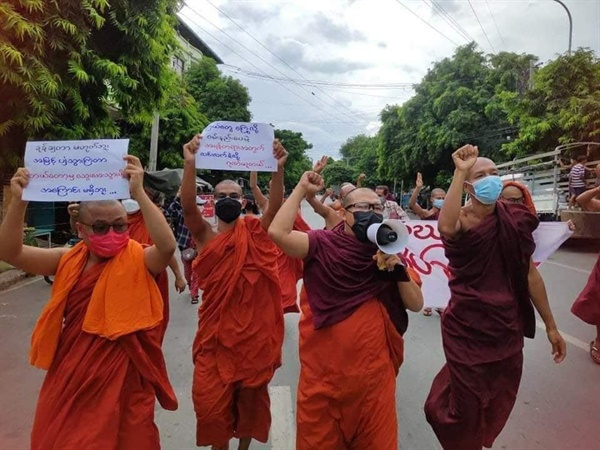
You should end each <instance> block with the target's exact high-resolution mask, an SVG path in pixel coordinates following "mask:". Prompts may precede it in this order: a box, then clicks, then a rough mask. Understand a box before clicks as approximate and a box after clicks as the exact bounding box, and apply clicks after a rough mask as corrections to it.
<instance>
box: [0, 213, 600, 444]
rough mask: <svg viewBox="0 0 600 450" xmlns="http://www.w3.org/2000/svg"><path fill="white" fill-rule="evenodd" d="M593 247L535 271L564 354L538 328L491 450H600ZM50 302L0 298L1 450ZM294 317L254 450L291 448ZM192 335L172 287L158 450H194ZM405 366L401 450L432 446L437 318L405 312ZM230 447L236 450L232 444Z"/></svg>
mask: <svg viewBox="0 0 600 450" xmlns="http://www.w3.org/2000/svg"><path fill="white" fill-rule="evenodd" d="M304 215H305V218H306V219H307V221H308V222H309V223H310V224H311V226H313V227H314V228H317V227H322V226H323V225H322V221H321V220H320V218H318V217H316V216H315V215H314V213H312V211H308V210H305V212H304ZM597 251H598V249H597V248H596V249H591V248H589V246H585V247H583V248H579V249H578V248H567V249H561V250H559V251H558V252H557V253H556V254H555V255H554V256H553V257H552V258H551V259H550V260H549V261H548V262H546V263H545V264H544V265H543V266H542V267H541V269H540V270H541V272H542V275H543V276H544V280H545V281H546V286H547V288H548V292H549V297H550V302H551V304H552V307H553V310H554V314H555V316H556V320H557V323H558V325H559V328H560V329H561V331H562V332H563V333H564V334H563V335H564V336H565V338H566V339H567V340H568V356H567V359H566V361H565V362H564V363H563V364H561V365H555V364H554V363H553V361H552V357H551V355H550V345H549V344H548V342H547V341H546V338H545V335H544V333H543V330H541V329H540V330H538V331H539V333H538V335H537V337H536V339H535V340H533V341H532V340H527V343H526V347H525V367H524V374H523V381H522V383H521V389H520V392H519V396H518V398H517V404H516V406H515V409H514V411H513V413H512V415H511V417H510V420H509V421H508V424H507V426H506V428H505V429H504V431H503V432H502V434H501V435H500V437H499V438H498V440H497V441H496V445H495V446H494V448H497V449H510V450H537V449H539V450H600V427H599V426H598V425H599V423H600V422H599V418H600V366H597V365H595V364H594V363H592V361H591V360H590V357H589V355H588V345H589V342H590V340H591V339H592V337H593V335H594V331H595V330H594V329H593V327H591V326H589V325H586V324H584V323H582V322H581V321H579V320H578V319H577V318H576V317H574V316H572V315H571V313H570V312H569V309H570V307H571V303H572V302H573V299H574V298H575V297H576V295H577V294H578V292H579V291H580V290H581V289H582V287H583V286H584V284H585V282H586V280H587V277H588V275H589V273H590V271H591V268H592V267H593V264H594V262H595V258H596V255H597ZM49 294H50V287H49V286H48V285H47V284H46V283H45V282H44V281H42V280H41V279H34V280H28V281H27V282H25V284H23V285H20V286H18V287H15V288H13V289H11V290H8V291H5V292H3V293H0V449H1V450H26V449H27V448H29V433H30V430H31V424H32V421H33V414H34V410H35V403H36V398H37V395H38V392H39V388H40V385H41V382H42V379H43V376H44V372H43V371H41V370H37V369H34V368H32V367H30V366H29V364H28V350H29V339H30V335H31V331H32V329H33V326H34V324H35V321H36V319H37V316H38V314H39V312H40V310H41V308H42V306H43V304H44V302H45V301H46V300H47V299H48V296H49ZM297 324H298V316H297V315H289V314H288V315H286V316H285V326H286V329H285V343H284V348H283V367H281V368H280V369H279V370H278V371H277V374H276V376H275V378H274V380H273V382H272V383H271V386H270V392H271V402H272V412H273V424H272V429H271V438H270V440H269V442H268V443H267V444H265V445H263V444H258V443H254V444H253V445H252V448H253V449H257V450H258V449H275V450H293V449H294V442H295V422H294V411H295V401H296V386H297V383H298V374H299V362H298V330H297ZM196 328H197V315H196V306H194V305H191V304H190V302H189V296H188V294H187V293H184V294H181V295H179V294H177V293H176V292H175V291H174V289H173V288H171V321H170V324H169V330H168V333H167V337H166V340H165V345H164V351H165V355H166V359H167V367H168V369H169V374H170V377H171V381H172V383H173V387H174V388H175V392H176V393H177V395H178V398H179V410H178V411H175V412H170V411H163V410H161V409H160V407H158V406H157V410H156V420H157V423H158V427H159V429H160V432H161V439H162V447H163V449H166V450H181V449H192V448H195V446H194V442H195V438H194V436H195V418H194V411H193V407H192V401H191V395H190V391H191V379H192V360H191V345H192V341H193V338H194V334H195V332H196ZM405 338H406V345H405V349H406V355H405V362H404V365H403V366H402V368H401V369H400V375H399V376H398V382H397V405H398V418H399V432H400V443H401V447H402V448H403V449H413V450H437V449H439V448H440V446H439V444H438V443H437V440H436V438H435V436H434V434H433V433H432V431H431V428H430V427H429V425H428V424H427V422H426V421H425V416H424V414H423V404H424V402H425V398H426V396H427V394H428V392H429V388H430V386H431V382H432V380H433V377H434V376H435V375H436V373H437V372H438V370H439V369H440V368H441V367H442V365H443V363H444V358H443V352H442V348H441V337H440V318H439V316H437V315H433V316H431V317H424V316H423V315H421V314H411V316H410V326H409V329H408V332H407V334H406V336H405ZM232 448H235V447H233V446H232ZM319 450H328V449H319Z"/></svg>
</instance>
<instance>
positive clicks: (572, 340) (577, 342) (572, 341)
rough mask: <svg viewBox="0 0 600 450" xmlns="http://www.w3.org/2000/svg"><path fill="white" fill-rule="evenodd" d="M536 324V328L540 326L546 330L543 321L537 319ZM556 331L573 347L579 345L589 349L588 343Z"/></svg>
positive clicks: (583, 348) (581, 347)
mask: <svg viewBox="0 0 600 450" xmlns="http://www.w3.org/2000/svg"><path fill="white" fill-rule="evenodd" d="M536 325H537V327H538V328H541V329H542V330H544V331H545V330H546V325H544V322H540V321H539V320H537V321H536ZM558 332H559V333H560V335H561V336H562V337H563V339H564V340H565V341H567V342H568V343H569V344H573V345H574V346H575V347H579V348H580V349H581V350H584V351H586V352H589V351H590V344H587V343H585V342H583V341H581V340H579V339H577V338H576V337H574V336H571V335H570V334H567V333H565V332H564V331H560V330H558Z"/></svg>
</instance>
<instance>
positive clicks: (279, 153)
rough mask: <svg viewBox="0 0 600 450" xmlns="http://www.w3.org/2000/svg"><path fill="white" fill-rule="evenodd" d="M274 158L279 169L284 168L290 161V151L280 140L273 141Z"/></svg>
mask: <svg viewBox="0 0 600 450" xmlns="http://www.w3.org/2000/svg"><path fill="white" fill-rule="evenodd" d="M273 156H274V157H275V159H276V160H277V167H278V168H282V167H283V166H285V163H286V161H287V159H288V151H287V150H286V149H285V147H284V146H283V144H282V143H281V142H280V141H279V139H275V140H274V141H273Z"/></svg>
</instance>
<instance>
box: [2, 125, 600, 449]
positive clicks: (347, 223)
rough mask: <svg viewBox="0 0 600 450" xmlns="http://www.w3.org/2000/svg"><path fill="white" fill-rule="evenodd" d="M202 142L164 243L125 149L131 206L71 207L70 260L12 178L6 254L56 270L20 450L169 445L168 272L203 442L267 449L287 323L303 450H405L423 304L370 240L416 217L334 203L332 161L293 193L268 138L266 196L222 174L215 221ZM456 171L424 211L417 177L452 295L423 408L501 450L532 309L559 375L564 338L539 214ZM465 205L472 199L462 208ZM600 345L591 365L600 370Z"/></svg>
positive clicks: (159, 217)
mask: <svg viewBox="0 0 600 450" xmlns="http://www.w3.org/2000/svg"><path fill="white" fill-rule="evenodd" d="M201 138H202V137H201V136H200V135H198V136H194V137H193V139H192V140H191V141H190V142H188V143H187V144H186V145H185V146H184V148H183V157H184V170H183V178H182V182H181V188H180V192H179V193H178V195H177V197H176V198H175V199H174V200H173V202H172V203H170V204H169V205H168V206H167V208H166V210H167V212H168V215H169V217H170V218H171V219H172V221H173V223H172V225H173V227H174V232H173V230H172V229H171V227H170V226H169V224H168V223H167V220H166V219H165V216H164V214H163V213H162V212H161V210H160V209H159V208H158V207H157V205H156V199H153V198H152V196H151V195H148V192H147V190H145V189H144V186H143V182H142V180H143V169H142V166H141V164H140V162H139V160H138V159H137V158H136V157H134V156H126V157H125V159H126V162H127V167H126V170H125V173H126V175H127V177H128V179H129V186H130V192H131V196H132V199H131V200H123V201H122V202H119V201H116V200H105V201H87V202H81V203H79V204H78V205H74V206H73V207H71V217H72V226H73V228H74V229H75V230H77V233H78V235H79V237H80V238H81V242H80V243H78V244H77V245H75V247H73V248H72V249H66V248H54V249H40V248H34V247H29V246H26V245H23V243H22V242H21V240H20V239H15V230H20V229H21V228H22V224H23V219H24V214H25V209H26V207H27V203H26V202H25V201H23V200H22V194H23V189H24V188H25V187H26V186H27V184H28V180H29V174H28V172H27V170H26V169H24V168H21V169H19V170H18V171H17V172H16V174H15V175H14V177H13V178H12V180H11V190H12V201H11V204H10V206H9V209H8V211H7V213H6V215H5V218H4V221H3V222H2V224H1V225H0V240H1V241H2V242H3V245H2V247H1V248H0V260H3V261H7V262H9V263H10V264H12V265H14V266H16V267H19V268H21V269H23V270H26V271H27V272H30V273H36V274H40V275H55V282H54V285H53V287H52V294H51V299H50V301H49V302H48V303H47V304H46V306H45V307H44V309H43V311H42V313H41V316H40V319H39V320H38V322H37V324H36V326H35V329H34V331H33V336H32V342H31V352H30V360H31V364H33V365H34V366H36V367H39V368H42V369H46V370H48V373H47V375H46V378H45V381H44V384H43V386H42V388H41V390H40V394H39V400H38V406H37V410H36V415H35V421H34V425H33V430H32V434H31V448H32V449H34V450H42V449H48V448H65V449H66V448H102V449H104V448H114V449H120V450H126V449H140V448H143V449H158V448H160V439H159V431H158V428H157V427H156V425H155V423H154V405H155V399H158V401H159V403H160V405H161V406H162V407H163V408H165V409H167V410H174V409H176V408H177V407H178V401H177V398H176V395H175V392H174V390H173V388H172V386H171V383H170V381H169V378H168V374H167V370H166V365H165V360H164V357H163V352H162V342H163V339H164V336H165V332H166V328H167V325H168V318H169V286H168V281H167V280H168V276H167V273H166V268H167V267H170V268H171V270H172V272H173V274H174V278H175V287H176V289H177V290H178V291H179V292H181V291H182V290H183V289H184V288H185V286H186V285H187V287H188V288H189V291H190V296H191V301H192V303H197V302H199V300H200V298H199V297H200V296H199V292H200V291H202V296H201V302H200V306H199V308H198V317H199V320H198V329H197V331H196V336H195V339H194V343H193V348H192V358H193V362H194V370H193V373H190V377H191V378H192V380H193V381H192V401H193V404H194V410H195V414H196V444H197V445H198V446H211V447H212V448H213V449H215V450H219V449H227V448H229V442H230V440H231V439H233V438H237V439H239V444H238V448H239V449H242V450H245V449H248V448H249V447H250V444H251V441H252V440H253V439H255V440H258V441H260V442H266V441H267V439H268V436H269V430H270V425H271V413H270V399H269V391H268V385H269V383H270V381H271V380H272V378H273V376H274V373H275V371H276V370H277V369H278V368H279V367H280V366H281V364H282V345H283V341H284V320H283V315H284V313H294V312H296V313H297V312H299V313H300V322H299V336H300V338H299V355H300V378H299V385H298V395H297V407H296V422H297V433H296V435H297V442H296V448H297V449H299V450H308V449H313V450H314V449H319V450H329V449H331V450H337V449H373V450H390V449H395V448H398V445H399V444H398V435H397V430H398V427H397V416H396V410H397V409H396V388H397V384H396V376H397V374H398V371H399V370H400V367H401V365H402V363H403V362H404V338H403V336H404V334H405V333H406V332H407V330H408V326H409V313H408V312H419V311H421V310H422V309H423V306H424V298H423V293H422V291H421V287H420V286H421V280H420V277H419V275H418V273H417V272H416V271H414V270H412V269H411V268H410V267H409V266H408V265H407V264H406V261H404V260H403V258H402V257H401V256H399V255H395V254H392V255H389V254H385V253H383V252H382V251H381V250H379V249H378V247H377V246H376V245H375V244H374V243H372V242H371V241H370V240H369V238H368V233H367V230H368V229H369V227H370V226H371V225H373V224H378V223H382V222H383V220H384V219H397V220H407V219H408V216H407V214H406V212H405V211H404V210H403V209H402V207H401V206H400V205H398V203H397V202H396V201H395V199H394V198H393V196H391V195H390V191H389V188H388V187H386V186H377V187H376V188H375V189H370V188H367V187H364V186H363V184H364V183H365V177H359V179H358V180H357V182H356V185H355V184H352V183H350V182H348V183H344V184H343V185H341V186H340V189H339V194H337V195H335V194H334V193H333V192H332V191H325V184H324V180H323V178H322V177H321V174H320V173H321V171H322V170H323V168H324V167H325V165H326V159H322V160H320V161H318V162H317V163H316V165H315V167H314V169H313V170H312V171H310V172H306V173H305V174H304V175H303V176H302V178H301V180H300V181H299V183H298V185H297V186H296V188H295V189H294V190H293V192H292V193H291V194H290V195H289V197H287V198H285V199H284V172H285V163H286V160H287V157H288V153H287V151H286V150H285V148H284V147H283V145H282V144H281V143H280V142H279V141H277V140H275V142H274V144H273V155H274V157H275V159H276V160H277V171H276V172H273V173H272V178H271V182H270V184H269V192H268V194H267V195H265V194H264V193H263V192H262V191H261V190H260V188H259V187H258V185H257V177H256V174H252V175H251V188H252V195H251V196H250V195H244V193H243V190H242V188H241V186H240V185H239V184H238V183H236V182H234V181H232V180H223V181H221V182H220V183H218V184H217V185H216V187H215V190H214V196H215V205H214V206H215V214H216V217H217V220H216V224H213V223H211V222H209V221H207V220H206V219H205V218H204V217H203V215H202V206H203V202H204V200H201V199H199V197H198V196H197V192H196V167H195V161H196V152H197V151H198V149H199V146H200V141H201ZM452 158H453V162H454V165H455V172H454V177H453V179H452V183H451V185H450V188H449V190H448V192H445V191H444V190H442V189H433V190H432V191H431V198H430V201H431V205H432V207H431V209H424V208H422V207H421V206H419V205H418V204H417V202H416V199H417V197H418V195H419V191H420V190H421V188H422V186H423V180H422V177H421V176H420V174H419V175H418V176H417V183H416V188H415V190H414V192H413V195H412V197H411V200H410V208H411V209H412V211H413V212H414V214H416V215H417V216H418V217H419V218H421V219H423V220H437V223H438V229H439V231H440V234H441V235H442V240H443V244H444V247H445V251H446V256H447V257H448V260H449V270H450V273H451V277H450V280H449V287H450V292H451V298H450V300H449V303H448V306H447V308H446V309H445V310H439V313H440V314H441V316H442V321H441V331H442V338H443V339H442V340H443V350H444V354H445V357H446V364H445V365H444V366H443V367H442V368H441V370H440V372H439V373H438V374H437V375H436V376H435V378H434V380H433V383H432V386H431V390H430V392H429V395H428V397H427V401H426V403H425V405H424V409H425V415H426V418H427V421H428V422H429V424H430V425H431V427H432V429H433V431H434V433H435V434H436V436H437V438H438V439H439V441H440V443H441V445H442V447H443V448H444V449H445V450H459V449H460V450H475V449H477V450H479V449H481V448H482V447H491V446H492V444H493V442H494V440H495V439H496V438H497V436H498V435H499V434H500V432H501V431H502V429H503V427H504V425H505V424H506V422H507V420H508V418H509V415H510V413H511V411H512V408H513V406H514V404H515V400H516V396H517V391H518V388H519V384H520V381H521V376H522V371H523V346H524V338H525V337H528V338H533V337H534V335H535V331H536V321H535V315H534V311H537V312H538V314H539V315H540V317H541V319H542V321H543V322H544V324H545V333H546V336H547V339H548V341H549V343H550V346H551V349H552V355H553V358H554V361H555V362H556V363H560V362H562V361H563V360H564V358H565V356H566V344H565V341H564V340H563V338H562V336H561V334H560V332H559V331H558V327H557V325H556V323H555V320H554V317H553V314H552V311H551V308H550V306H549V303H548V296H547V293H546V289H545V287H544V281H543V279H542V277H541V275H540V273H539V272H538V270H537V268H536V265H535V264H534V263H533V261H532V259H531V256H532V254H533V251H534V249H535V243H534V240H533V237H532V233H533V231H534V230H535V229H536V227H537V226H538V223H539V221H538V218H537V216H536V215H535V206H534V205H533V202H532V201H531V197H530V196H529V195H528V191H527V189H526V188H524V187H523V186H521V185H519V184H518V183H506V184H503V183H502V180H501V179H500V177H499V176H498V169H497V168H496V166H495V164H494V162H493V161H491V160H489V159H487V158H482V157H479V151H478V149H477V147H474V146H472V145H465V146H464V147H461V148H460V149H458V150H457V151H456V152H455V153H454V154H453V155H452ZM323 191H325V192H326V193H325V194H324V195H323V196H322V197H321V198H318V195H319V193H320V192H323ZM465 192H466V193H467V194H468V195H469V198H470V200H469V202H468V203H466V204H465V205H464V206H463V201H462V199H463V194H464V193H465ZM580 195H582V194H580ZM328 198H329V199H331V200H330V201H328V200H327V199H328ZM304 200H306V201H307V202H308V203H309V204H310V205H311V206H312V207H313V208H314V210H315V212H316V213H318V214H319V215H320V216H322V217H323V219H324V226H323V229H311V228H310V227H309V226H308V224H307V223H306V222H305V221H304V220H303V218H302V215H301V203H302V202H303V201H304ZM177 248H178V249H179V250H180V253H181V262H182V264H183V267H184V270H183V275H182V274H181V271H180V268H179V264H178V261H177V260H176V259H175V258H174V254H175V251H176V249H177ZM300 279H303V285H302V289H301V292H300V295H299V301H298V294H297V290H296V286H297V282H298V281H299V280H300ZM599 289H600V258H599V260H598V263H597V264H596V267H595V269H594V272H593V274H592V276H591V277H590V281H589V283H588V286H587V287H586V288H585V290H584V291H583V292H582V293H581V295H580V297H579V298H578V300H577V302H576V303H575V305H574V313H575V314H577V315H578V316H579V317H581V318H582V319H583V320H586V321H588V322H589V323H591V324H593V325H596V327H598V334H599V335H600V296H597V295H595V294H596V293H597V292H598V290H599ZM425 313H426V314H427V310H426V312H425ZM428 314H429V315H430V314H431V310H429V312H428ZM599 339H600V337H597V339H596V340H595V341H594V342H592V344H591V348H590V352H591V354H592V357H593V358H594V360H595V361H596V362H599V363H600V355H599V354H598V350H597V348H598V347H599V346H600V345H599V344H600V342H599Z"/></svg>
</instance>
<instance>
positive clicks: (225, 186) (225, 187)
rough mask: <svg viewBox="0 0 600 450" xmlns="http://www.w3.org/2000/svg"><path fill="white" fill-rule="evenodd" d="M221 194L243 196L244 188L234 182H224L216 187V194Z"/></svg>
mask: <svg viewBox="0 0 600 450" xmlns="http://www.w3.org/2000/svg"><path fill="white" fill-rule="evenodd" d="M221 192H225V193H227V194H230V193H233V192H237V193H238V194H240V196H242V194H243V191H242V187H241V186H240V185H239V184H238V183H236V182H235V181H233V180H223V181H221V182H220V183H219V184H217V186H216V187H215V194H219V193H221Z"/></svg>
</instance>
